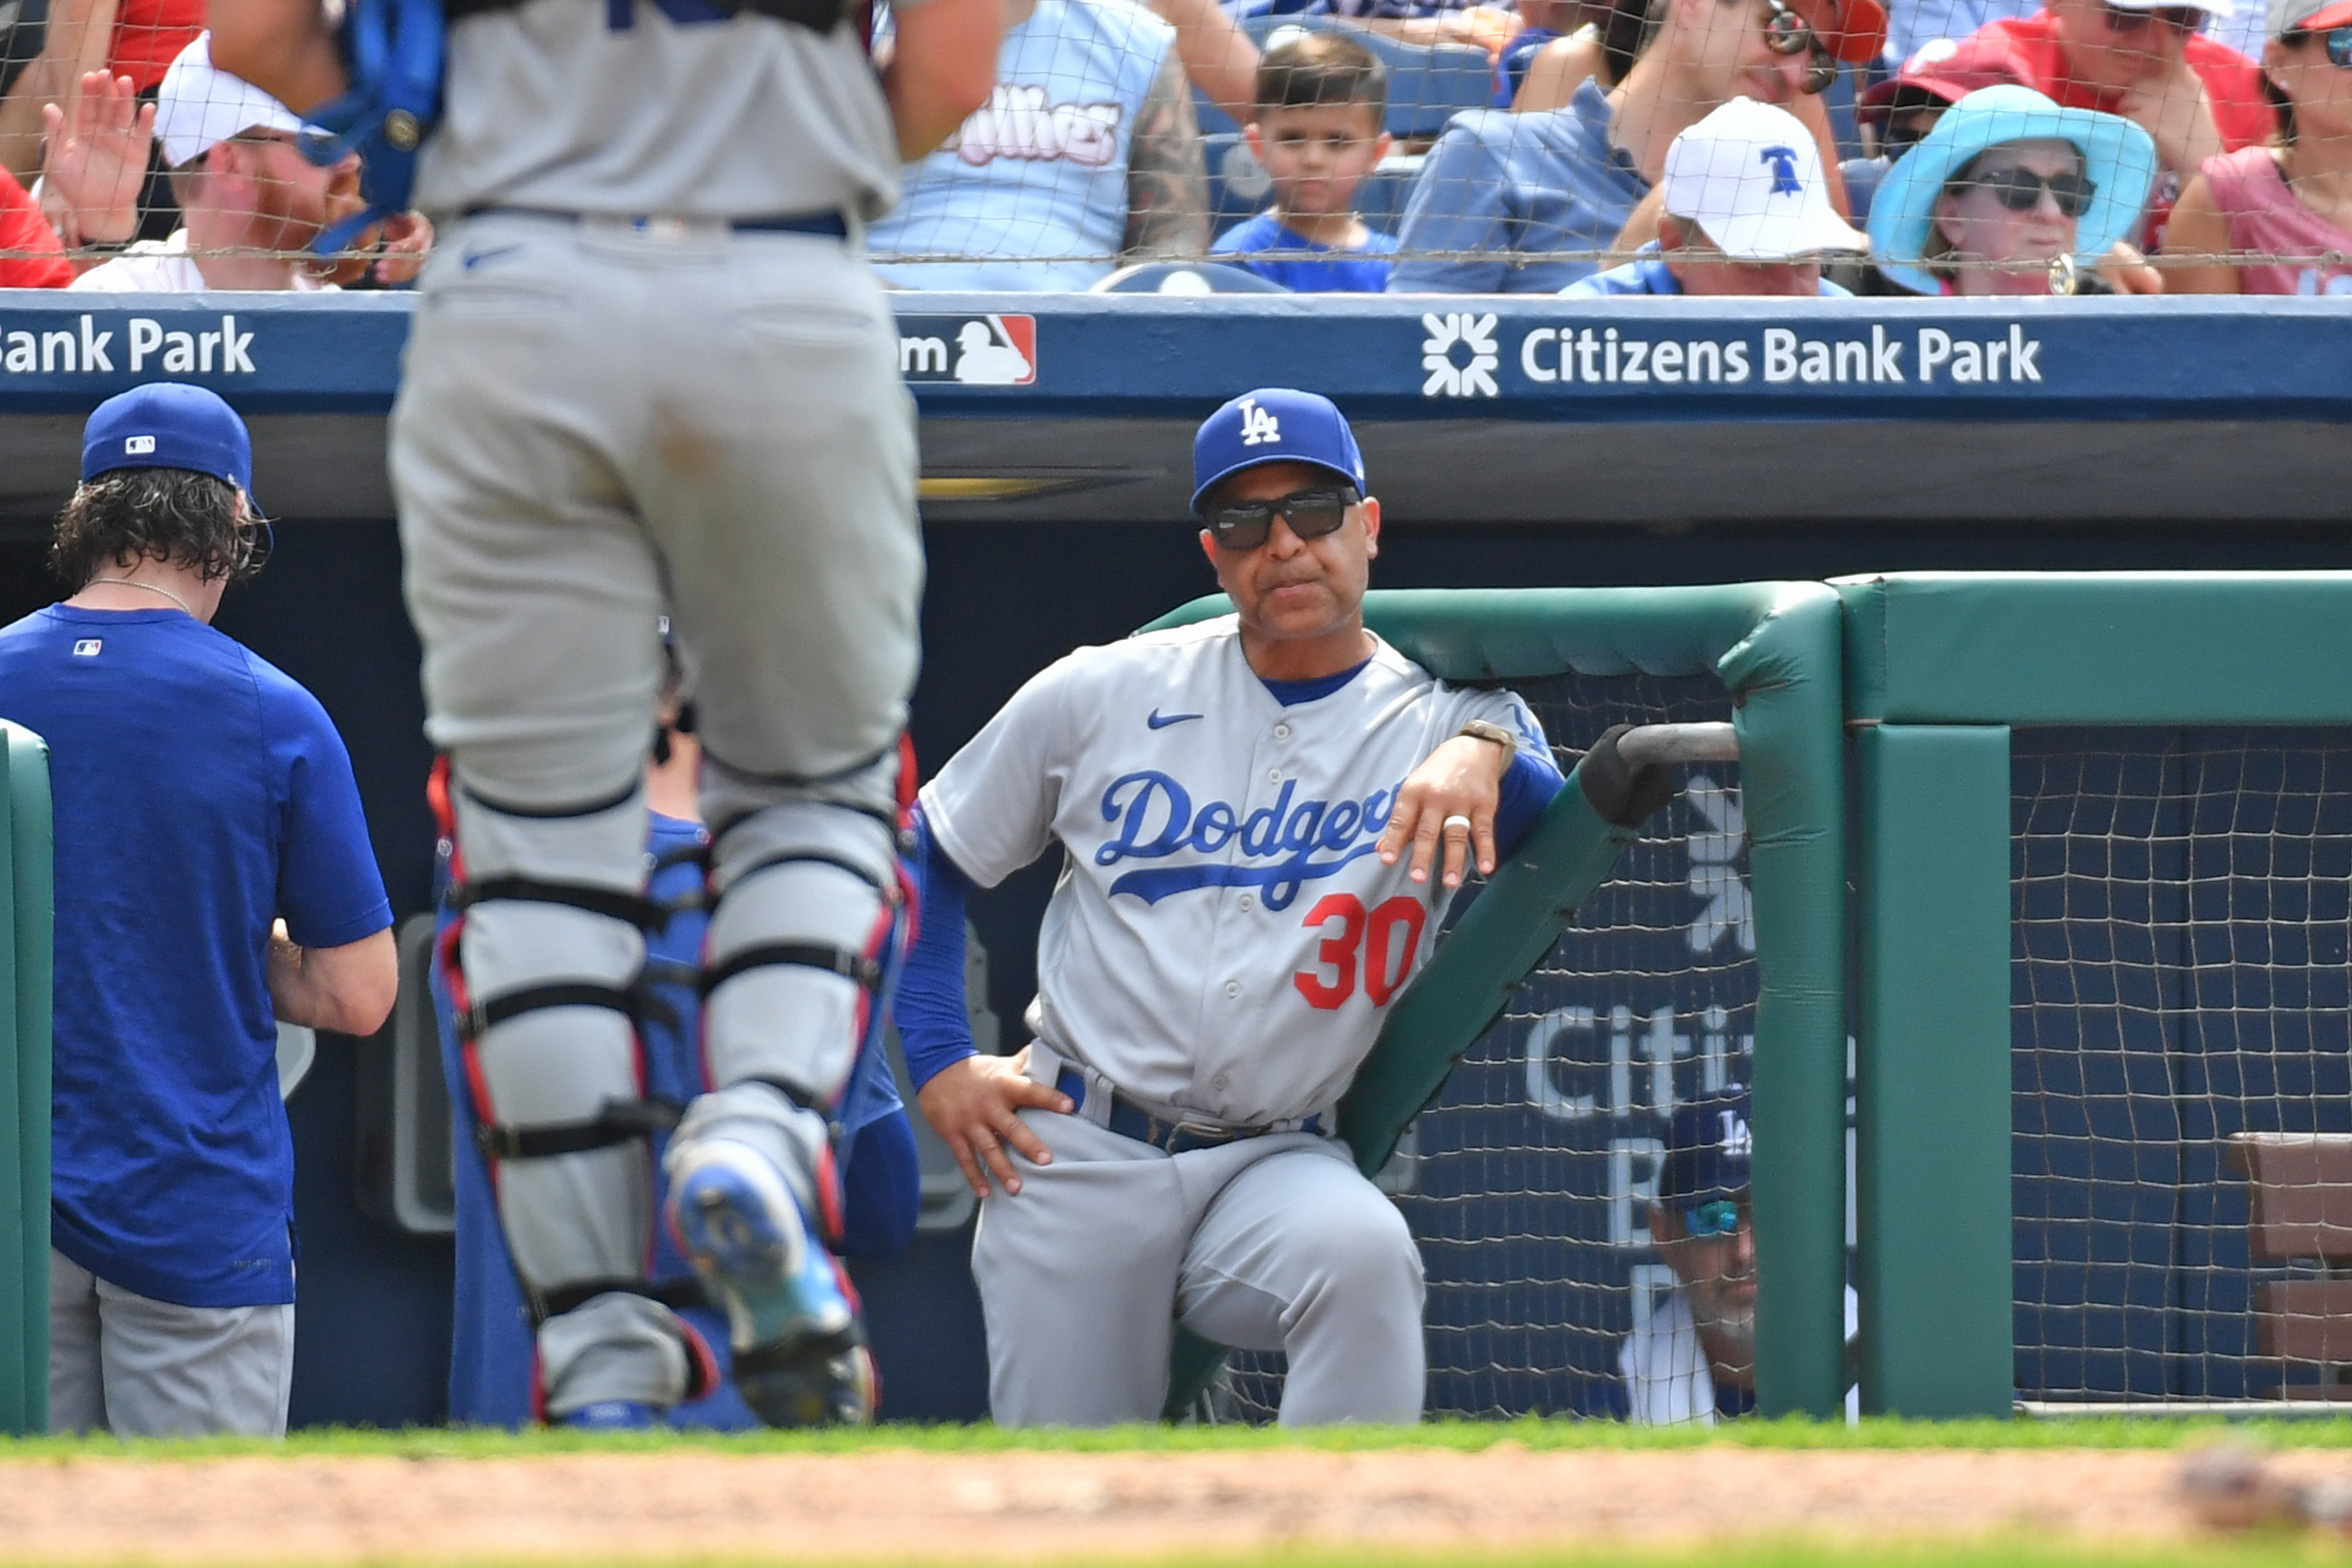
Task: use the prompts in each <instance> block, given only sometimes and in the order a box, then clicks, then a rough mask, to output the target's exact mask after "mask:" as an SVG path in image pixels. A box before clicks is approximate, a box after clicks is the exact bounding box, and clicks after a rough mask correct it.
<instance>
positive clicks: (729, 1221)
mask: <svg viewBox="0 0 2352 1568" xmlns="http://www.w3.org/2000/svg"><path fill="white" fill-rule="evenodd" d="M671 1159H672V1160H673V1161H674V1162H675V1163H674V1164H673V1165H672V1166H671V1169H670V1187H669V1225H670V1231H671V1234H672V1235H674V1236H675V1237H676V1239H677V1242H678V1248H679V1251H681V1252H684V1253H686V1257H687V1259H688V1260H689V1261H691V1262H692V1263H693V1265H694V1269H695V1272H696V1273H697V1274H701V1275H702V1277H703V1279H704V1281H705V1282H706V1283H707V1284H708V1285H709V1286H710V1288H711V1290H712V1291H713V1292H714V1293H715V1294H716V1295H717V1296H718V1297H719V1298H720V1299H721V1300H722V1301H724V1302H725V1303H726V1306H727V1317H728V1327H729V1335H728V1338H729V1339H730V1343H731V1344H732V1346H733V1349H734V1383H735V1390H736V1392H737V1393H739V1394H741V1395H742V1396H743V1402H744V1404H746V1405H750V1406H751V1411H752V1413H753V1414H755V1415H757V1416H758V1417H759V1418H760V1420H762V1421H764V1422H766V1423H767V1424H768V1425H769V1426H862V1425H864V1424H865V1423H867V1422H869V1421H871V1420H872V1419H873V1417H874V1360H873V1357H872V1356H871V1355H870V1354H869V1353H868V1352H867V1350H866V1345H865V1332H864V1330H863V1328H862V1327H861V1326H860V1323H859V1321H858V1308H857V1304H856V1301H855V1299H854V1297H853V1296H852V1295H851V1293H850V1289H849V1284H848V1281H847V1280H846V1279H845V1278H844V1277H843V1276H842V1274H841V1270H840V1265H839V1263H838V1262H837V1261H836V1260H835V1258H834V1256H833V1254H832V1253H831V1252H827V1251H826V1250H825V1247H824V1246H823V1244H822V1243H821V1242H820V1241H818V1240H817V1237H816V1236H815V1235H814V1234H813V1233H812V1232H811V1228H810V1226H809V1224H808V1221H807V1219H806V1217H805V1216H804V1214H803V1213H802V1210H801V1207H800V1203H799V1200H798V1199H796V1198H795V1196H794V1195H793V1192H792V1189H791V1188H790V1187H787V1186H786V1185H785V1182H784V1178H783V1175H782V1173H781V1172H779V1171H778V1170H777V1169H776V1168H775V1165H773V1162H771V1161H770V1160H769V1159H768V1158H767V1156H765V1155H763V1154H761V1153H760V1152H759V1151H758V1150H757V1149H754V1148H751V1147H749V1146H748V1145H746V1144H743V1143H734V1142H732V1141H730V1140H727V1139H719V1138H713V1139H707V1140H698V1141H696V1142H695V1143H693V1144H692V1145H691V1146H690V1147H687V1148H686V1149H673V1150H672V1151H671Z"/></svg>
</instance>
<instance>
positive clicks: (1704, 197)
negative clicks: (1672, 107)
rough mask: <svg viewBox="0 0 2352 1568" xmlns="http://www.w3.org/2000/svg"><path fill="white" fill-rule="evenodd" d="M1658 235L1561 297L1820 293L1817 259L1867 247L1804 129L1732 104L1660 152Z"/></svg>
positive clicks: (1742, 102) (1827, 286)
mask: <svg viewBox="0 0 2352 1568" xmlns="http://www.w3.org/2000/svg"><path fill="white" fill-rule="evenodd" d="M1661 185H1662V186H1663V189H1662V192H1661V195H1662V197H1663V203H1664V209H1663V210H1662V211H1661V212H1660V214H1659V217H1658V238H1657V239H1655V240H1653V241H1651V242H1650V243H1649V244H1647V245H1644V246H1643V247H1642V249H1641V250H1637V251H1636V252H1635V253H1634V259H1633V260H1631V261H1629V262H1627V263H1625V264H1624V265H1623V266H1622V267H1614V268H1611V269H1610V270H1609V271H1607V272H1596V273H1594V274H1593V275H1592V276H1591V277H1587V278H1583V279H1580V280H1579V281H1578V282H1575V283H1571V284H1570V285H1568V287H1566V288H1565V289H1562V290H1561V291H1560V293H1561V294H1567V295H1571V296H1578V297H1584V298H1591V297H1594V296H1597V295H1608V294H1797V295H1812V294H1820V295H1824V296H1828V297H1841V296H1843V295H1844V294H1845V293H1846V291H1845V290H1843V289H1841V288H1840V287H1839V286H1838V285H1837V284H1835V283H1831V282H1829V281H1827V280H1826V279H1824V278H1823V277H1822V276H1821V266H1820V260H1821V257H1822V256H1824V255H1828V254H1833V253H1837V252H1850V251H1858V250H1865V249H1867V248H1868V244H1869V242H1868V241H1867V240H1866V239H1865V238H1864V237H1863V236H1862V233H1861V232H1860V231H1858V230H1857V229H1855V228H1854V226H1853V225H1851V224H1849V223H1847V222H1846V221H1845V219H1843V218H1841V217H1840V216H1839V215H1838V209H1837V208H1836V207H1834V206H1832V205H1831V204H1830V199H1829V190H1828V187H1827V186H1826V185H1824V184H1823V182H1822V178H1821V155H1820V153H1819V152H1818V150H1817V148H1816V147H1815V144H1814V140H1813V133H1812V132H1810V131H1808V130H1806V129H1805V126H1804V123H1803V122H1802V121H1801V120H1798V119H1797V117H1796V116H1795V115H1792V114H1790V113H1789V112H1788V111H1787V110H1786V109H1781V108H1776V107H1775V106H1774V105H1772V104H1769V103H1758V102H1756V101H1755V99H1753V98H1733V99H1731V101H1730V102H1728V103H1725V104H1723V105H1721V106H1720V107H1718V108H1716V109H1715V110H1714V111H1713V112H1712V113H1710V114H1709V115H1708V117H1707V118H1706V119H1704V120H1700V121H1699V122H1698V123H1697V124H1695V125H1693V126H1691V127H1690V128H1689V129H1688V130H1687V131H1685V132H1683V133H1682V135H1680V136H1678V137H1676V138H1675V139H1674V142H1673V145H1672V146H1670V147H1668V148H1667V149H1666V178H1665V180H1664V181H1662V182H1661Z"/></svg>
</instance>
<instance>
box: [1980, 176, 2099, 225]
mask: <svg viewBox="0 0 2352 1568" xmlns="http://www.w3.org/2000/svg"><path fill="white" fill-rule="evenodd" d="M1968 183H1969V184H1970V185H1974V186H1975V187H1976V188H1977V189H1979V190H1983V191H1990V192H1991V193H1992V195H1993V200H1994V201H1996V202H1998V203H2000V204H2001V205H2002V206H2003V207H2007V208H2008V209H2009V210H2010V211H2012V212H2031V211H2033V210H2034V209H2035V208H2036V207H2039V206H2041V193H2042V192H2043V191H2044V190H2047V191H2049V192H2050V199H2051V200H2052V201H2054V202H2056V203H2058V211H2059V212H2060V213H2061V214H2063V215H2064V216H2066V217H2069V218H2080V217H2081V216H2082V214H2083V213H2085V212H2087V211H2089V210H2090V206H2091V198H2092V197H2093V196H2095V195H2097V194H2098V192H2099V187H2098V186H2097V185H2093V184H2092V183H2091V182H2090V180H2089V179H2087V178H2086V177H2084V176H2082V175H2080V174H2054V175H2052V176H2050V177H2049V178H2048V179H2044V178H2042V177H2041V176H2040V175H2038V174H2036V173H2035V172H2034V171H2033V170H2031V169H1990V170H1987V171H1986V172H1985V173H1983V174H1977V175H1971V176H1970V178H1969V181H1968Z"/></svg>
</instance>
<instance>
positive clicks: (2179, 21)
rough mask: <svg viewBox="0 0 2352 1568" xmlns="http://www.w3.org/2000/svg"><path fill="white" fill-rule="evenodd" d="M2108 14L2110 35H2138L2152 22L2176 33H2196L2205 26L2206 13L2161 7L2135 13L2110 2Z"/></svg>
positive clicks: (2181, 7) (2177, 7) (2181, 8)
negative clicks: (2158, 23)
mask: <svg viewBox="0 0 2352 1568" xmlns="http://www.w3.org/2000/svg"><path fill="white" fill-rule="evenodd" d="M2106 12H2107V31H2108V32H2109V33H2137V32H2139V31H2140V30H2141V29H2142V28H2144V27H2145V26H2147V25H2148V24H2149V23H2150V22H2162V23H2163V24H2164V25H2165V26H2167V27H2168V28H2170V29H2172V30H2173V31H2174V32H2176V33H2194V32H2196V31H2197V29H2199V28H2201V27H2203V26H2204V25H2205V12H2203V11H2199V10H2198V9H2197V8H2196V7H2194V6H2160V7H2158V8H2157V9H2155V10H2153V11H2135V10H2132V9H2131V8H2129V7H2126V6H2119V5H2116V4H2114V3H2113V0H2109V4H2108V5H2107V7H2106Z"/></svg>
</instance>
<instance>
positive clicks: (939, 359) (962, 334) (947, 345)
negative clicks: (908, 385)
mask: <svg viewBox="0 0 2352 1568" xmlns="http://www.w3.org/2000/svg"><path fill="white" fill-rule="evenodd" d="M899 374H900V375H902V376H904V378H905V379H906V380H908V381H956V382H960V383H962V384H963V385H965V386H1032V385H1034V384H1035V382H1036V380H1037V318H1036V317H1035V316H900V317H899Z"/></svg>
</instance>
